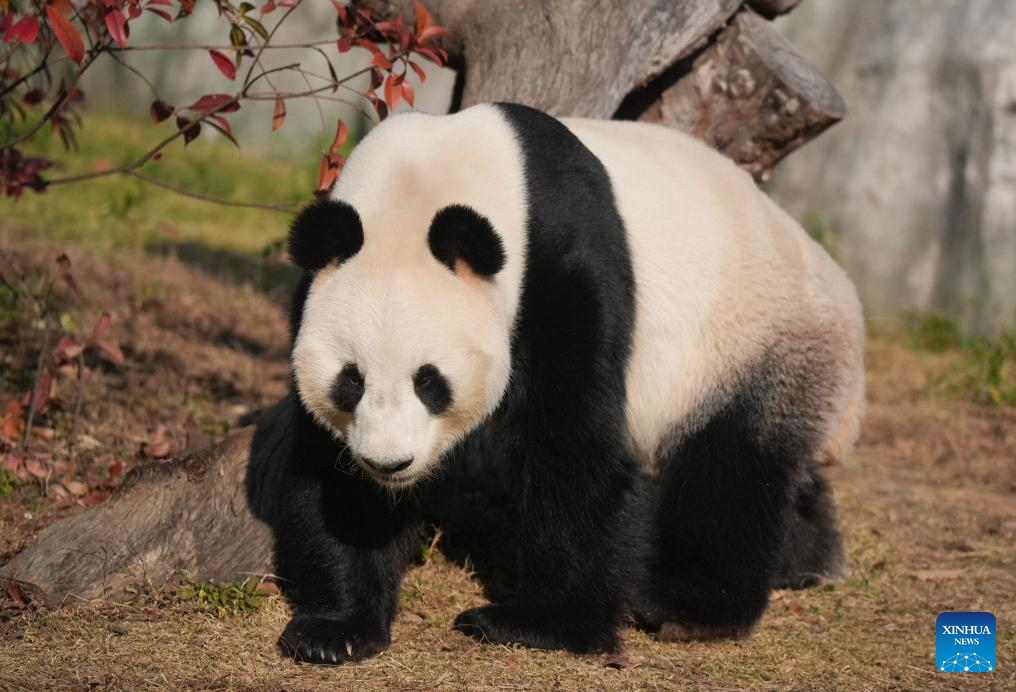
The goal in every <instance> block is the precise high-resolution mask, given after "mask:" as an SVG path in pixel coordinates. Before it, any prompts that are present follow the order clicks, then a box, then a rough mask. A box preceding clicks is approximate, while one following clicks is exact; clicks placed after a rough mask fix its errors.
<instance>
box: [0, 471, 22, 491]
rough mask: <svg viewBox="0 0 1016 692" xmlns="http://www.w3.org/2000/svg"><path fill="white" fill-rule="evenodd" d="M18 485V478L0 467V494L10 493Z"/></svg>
mask: <svg viewBox="0 0 1016 692" xmlns="http://www.w3.org/2000/svg"><path fill="white" fill-rule="evenodd" d="M17 485H18V478H17V476H15V475H14V473H13V472H12V471H8V470H7V469H0V495H10V494H11V493H13V492H14V489H15V488H16V487H17Z"/></svg>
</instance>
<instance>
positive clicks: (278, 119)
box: [272, 96, 286, 130]
mask: <svg viewBox="0 0 1016 692" xmlns="http://www.w3.org/2000/svg"><path fill="white" fill-rule="evenodd" d="M284 122H286V101H285V99H283V98H282V97H281V96H276V97H275V113H273V114H272V129H273V130H278V129H279V128H280V127H282V123H284Z"/></svg>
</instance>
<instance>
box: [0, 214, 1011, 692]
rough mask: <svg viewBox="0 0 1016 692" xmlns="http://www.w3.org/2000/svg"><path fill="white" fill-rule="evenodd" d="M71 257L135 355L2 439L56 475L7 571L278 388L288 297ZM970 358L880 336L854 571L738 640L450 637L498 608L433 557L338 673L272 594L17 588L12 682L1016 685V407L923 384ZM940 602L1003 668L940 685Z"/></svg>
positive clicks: (1, 652) (36, 493)
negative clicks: (474, 610)
mask: <svg viewBox="0 0 1016 692" xmlns="http://www.w3.org/2000/svg"><path fill="white" fill-rule="evenodd" d="M0 241H2V243H3V247H4V250H5V251H6V252H9V253H11V255H12V256H13V257H14V258H15V259H16V261H17V262H19V263H20V264H21V265H23V266H24V267H26V268H29V269H33V270H36V271H40V272H41V271H45V268H46V267H47V266H49V263H51V262H52V254H53V250H52V249H51V248H49V247H47V246H45V245H41V244H39V243H36V242H32V241H30V240H27V239H25V238H22V237H20V236H18V237H15V236H12V235H4V233H3V231H2V229H0ZM63 249H64V250H66V251H67V252H68V254H69V255H70V257H71V260H72V263H73V267H74V271H75V278H76V282H77V284H78V285H79V287H80V295H79V296H76V297H73V299H71V298H67V300H66V305H65V306H64V309H65V310H66V313H67V315H68V318H67V321H68V323H69V324H77V325H79V329H80V331H83V332H87V330H88V328H89V327H90V325H91V324H92V322H94V321H95V319H96V317H97V315H98V314H99V313H100V312H101V310H103V309H107V310H109V311H110V312H111V314H112V317H113V322H112V326H111V327H110V330H109V335H110V338H112V339H115V340H116V341H117V342H118V343H119V345H120V346H121V348H122V349H123V352H124V356H125V359H124V361H123V363H120V364H110V363H107V362H105V361H102V360H101V359H95V360H92V361H89V373H88V377H87V378H86V388H85V390H84V394H83V404H82V406H81V410H80V414H79V419H78V422H77V423H74V422H73V420H74V419H73V414H72V410H73V408H74V406H73V405H72V404H71V402H72V401H73V400H74V399H75V398H76V391H77V390H76V387H75V386H74V383H73V382H61V383H60V385H59V386H60V390H59V394H60V396H61V397H62V398H63V399H64V400H65V401H64V403H63V404H60V402H56V403H54V404H53V405H52V406H51V408H50V409H49V410H47V411H46V412H44V413H43V414H42V415H41V416H40V417H39V420H38V421H37V430H36V433H34V434H33V435H32V437H31V438H30V440H29V441H28V443H19V444H18V445H16V446H14V447H8V448H6V449H5V451H4V454H5V455H7V456H11V455H18V456H19V458H21V459H29V458H31V459H35V460H36V461H37V462H38V463H39V464H42V468H43V470H44V471H45V472H46V474H47V475H46V476H45V480H40V479H38V478H35V477H34V476H31V474H28V476H26V479H23V480H20V481H17V482H15V484H14V486H13V488H12V490H10V491H9V492H7V494H4V495H0V563H3V562H5V561H6V560H7V559H9V558H10V556H12V555H13V554H15V553H16V552H17V551H18V550H20V549H21V548H22V547H23V546H24V545H25V544H26V543H27V542H28V541H30V540H31V538H32V537H33V536H34V535H36V534H38V532H39V531H41V530H42V529H43V528H44V527H45V525H47V524H48V523H50V522H51V521H53V520H54V519H56V518H58V517H62V516H68V515H71V514H73V513H75V512H81V511H86V509H85V508H84V507H83V505H87V504H89V503H92V502H97V501H101V500H102V498H103V493H104V492H108V488H109V487H111V486H114V485H115V484H116V482H117V481H118V476H119V474H120V473H122V469H121V468H120V466H119V465H118V464H122V465H123V467H124V468H129V467H130V466H132V465H134V464H137V463H142V462H143V461H144V460H146V459H148V458H150V457H153V456H162V455H164V454H175V453H179V452H181V451H183V450H185V449H187V448H195V447H199V446H201V445H202V444H206V443H207V442H208V441H209V440H213V439H216V438H217V437H221V436H222V435H223V434H225V433H226V432H227V431H228V430H230V429H233V428H235V427H237V426H239V425H242V424H243V423H245V422H246V421H247V420H249V419H250V418H251V417H252V416H254V415H256V413H257V409H258V408H259V407H261V406H264V405H266V404H268V403H270V402H271V401H273V399H275V398H276V397H278V396H279V395H281V393H282V392H283V391H284V390H285V387H286V377H287V365H286V360H285V351H286V337H285V322H286V319H285V314H284V312H283V310H282V308H281V305H283V304H284V302H285V298H284V290H282V289H281V288H280V287H279V285H266V284H264V282H259V280H253V279H251V276H252V275H253V274H251V273H249V272H248V273H247V274H245V275H244V274H242V273H241V274H240V275H235V274H230V273H224V272H218V271H214V270H212V269H209V268H208V265H207V263H205V264H202V263H201V262H196V261H193V260H192V259H187V258H182V257H178V256H174V255H173V254H172V253H170V254H168V255H166V254H151V253H144V252H134V253H133V254H131V253H119V254H117V255H116V259H115V260H111V259H109V258H108V257H97V256H95V255H92V254H90V253H89V251H87V250H86V249H84V248H82V247H74V246H71V247H68V248H63ZM255 269H256V268H255ZM254 273H255V274H256V273H257V272H254ZM39 336H40V335H39V333H38V330H37V329H35V330H34V331H33V327H32V325H30V324H22V325H20V326H18V325H15V326H11V325H8V326H7V327H4V333H3V334H2V336H0V349H2V352H0V373H2V375H3V379H2V380H0V385H2V387H0V389H2V390H3V391H0V405H5V404H6V403H7V400H8V399H10V398H11V397H13V396H14V393H13V392H15V390H16V389H17V386H18V383H19V382H22V383H23V380H24V377H25V375H24V373H25V372H26V371H27V370H30V369H31V365H32V363H33V362H34V359H35V358H36V357H37V355H38V350H39ZM955 357H956V356H955V354H951V353H945V354H929V353H921V352H916V351H913V350H910V349H907V348H905V347H903V346H901V345H899V344H898V343H896V342H895V341H893V340H890V339H886V338H873V339H872V340H871V341H870V343H869V348H868V355H867V358H868V360H867V362H868V372H869V400H868V412H867V417H866V421H865V424H864V427H863V430H862V434H861V440H860V444H859V446H858V448H857V450H856V452H855V453H854V455H853V457H852V459H851V461H850V462H849V464H846V465H843V466H837V467H833V468H829V469H828V470H827V471H828V475H829V478H830V479H831V483H832V486H833V488H834V492H835V497H836V502H837V504H838V507H839V515H840V523H841V525H842V529H843V532H844V535H845V539H846V545H847V549H848V552H849V562H850V566H849V571H848V574H847V576H846V578H845V579H844V580H843V581H842V582H839V583H836V584H828V585H825V586H822V587H819V588H814V589H810V590H806V591H798V592H790V591H784V592H778V593H776V594H774V596H773V598H772V602H771V605H770V608H769V611H768V613H767V614H766V615H765V617H764V618H763V620H762V622H761V623H760V625H759V627H758V629H757V631H756V633H755V634H754V635H753V636H752V637H751V638H748V639H746V640H743V641H737V642H718V643H708V644H675V643H667V642H660V641H656V640H654V639H653V638H652V637H650V636H648V635H646V634H644V633H641V632H638V631H635V630H628V631H627V632H626V633H625V634H624V651H623V653H622V654H621V655H619V656H613V657H604V656H595V657H577V656H572V655H569V654H564V653H558V652H541V651H532V650H526V649H520V648H508V647H502V646H490V645H481V644H478V643H476V642H474V641H473V640H471V639H469V638H467V637H464V636H462V635H460V634H457V633H454V632H452V631H451V630H450V629H449V627H450V624H451V622H452V620H453V618H454V617H455V615H456V613H458V612H459V611H460V610H461V609H463V608H465V607H468V606H471V605H475V604H478V603H480V602H482V596H481V590H480V588H479V585H478V584H477V583H476V582H475V581H474V580H473V579H471V577H470V574H469V573H468V572H467V571H466V570H463V569H462V568H460V567H458V566H455V565H454V564H452V563H450V562H449V561H447V560H445V559H444V558H443V557H442V556H441V555H440V554H439V553H435V554H434V555H433V556H432V557H431V558H430V559H429V560H428V561H427V562H426V563H425V564H423V565H421V566H417V567H415V568H413V569H412V570H411V571H410V572H409V574H408V575H407V577H406V579H405V581H404V586H403V592H402V597H401V603H402V607H401V609H400V611H399V614H398V616H397V619H396V622H395V628H394V635H393V642H392V645H391V648H390V649H389V650H388V651H386V652H385V653H383V654H382V655H380V656H378V657H376V658H374V659H371V660H369V661H365V662H362V663H359V664H355V665H348V666H344V667H341V668H327V667H316V666H308V665H298V664H294V663H292V662H290V661H287V660H283V659H282V658H280V656H279V655H278V654H277V652H276V650H275V640H276V638H277V637H278V635H279V633H280V632H281V630H282V628H283V626H284V625H285V622H286V619H287V612H288V611H287V607H286V605H285V603H284V601H282V600H281V599H280V598H279V597H270V598H268V599H267V601H266V602H265V603H264V604H263V605H261V606H260V607H259V608H257V609H255V610H253V611H252V612H249V613H246V614H242V615H227V616H217V615H214V614H210V613H208V612H205V611H203V610H201V609H200V608H196V607H195V606H194V605H193V604H192V603H190V602H182V601H178V600H173V599H172V598H169V599H165V598H164V599H162V600H160V601H159V602H158V603H156V604H154V605H118V604H111V603H80V604H77V605H73V606H69V607H65V608H63V609H60V610H56V611H45V610H37V609H33V608H25V607H21V606H20V605H19V604H18V603H17V602H16V601H14V600H12V599H11V598H10V597H9V596H7V597H6V600H3V601H0V689H5V690H6V689H14V690H21V689H25V690H29V689H33V690H34V689H40V688H57V689H81V688H89V689H107V688H108V689H191V688H193V689H209V690H211V689H266V690H267V689H287V690H302V689H357V690H361V689H363V690H372V689H455V690H459V689H533V690H543V689H560V690H586V689H619V690H620V689H678V688H692V689H710V690H719V689H781V690H782V689H844V690H846V689H850V690H855V689H919V688H923V689H929V688H935V689H938V688H966V687H969V688H975V687H976V688H989V689H1016V598H1014V594H1016V547H1014V545H1016V409H1014V408H1012V407H1010V408H992V407H986V406H982V405H977V404H972V403H968V402H966V401H964V400H963V399H962V398H961V397H958V396H956V395H951V394H947V393H944V392H942V391H939V389H937V388H936V387H934V386H933V385H932V384H930V383H932V382H934V381H935V379H936V377H937V376H938V375H939V374H940V373H941V372H942V371H943V369H944V368H947V367H948V366H949V363H950V359H953V358H955ZM75 425H76V437H77V441H76V442H74V443H73V444H72V443H71V441H70V440H71V430H72V428H73V427H74V426H75ZM159 425H162V426H164V433H163V434H162V435H161V436H159V433H158V426H159ZM25 468H28V467H27V466H26V467H25ZM32 468H34V469H36V470H37V471H38V469H39V468H40V467H38V466H33V467H32ZM117 470H119V473H113V471H117ZM26 473H28V472H27V471H24V470H22V475H25V474H26ZM75 481H79V482H80V483H81V485H76V484H75ZM43 488H45V490H46V491H47V492H46V494H43V492H42V491H43ZM194 576H195V577H200V576H201V575H194ZM948 610H958V611H976V610H987V611H991V612H992V613H994V614H995V616H996V618H997V621H998V627H999V630H998V654H997V656H998V667H997V669H996V670H995V671H994V672H993V673H978V674H950V673H939V672H936V669H935V617H936V616H937V615H938V614H939V613H940V612H942V611H948Z"/></svg>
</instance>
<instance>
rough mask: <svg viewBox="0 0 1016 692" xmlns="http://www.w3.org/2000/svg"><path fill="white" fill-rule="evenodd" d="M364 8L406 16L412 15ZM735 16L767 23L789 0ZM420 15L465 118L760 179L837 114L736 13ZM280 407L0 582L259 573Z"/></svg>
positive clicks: (516, 4) (623, 0)
mask: <svg viewBox="0 0 1016 692" xmlns="http://www.w3.org/2000/svg"><path fill="white" fill-rule="evenodd" d="M362 4H366V5H369V6H371V7H372V8H374V9H380V10H382V11H384V10H386V9H391V8H392V7H394V8H395V9H399V10H401V11H406V10H407V9H409V7H408V6H409V4H410V3H409V2H408V0H363V2H362ZM749 4H751V6H753V7H755V8H757V9H760V10H762V11H765V12H766V13H767V14H775V13H777V12H779V11H785V10H786V9H789V8H790V7H792V6H793V5H794V4H796V2H794V1H793V0H783V2H780V1H779V0H769V1H768V2H764V1H763V0H753V1H752V2H750V3H749ZM427 5H428V7H429V8H430V9H431V10H432V11H433V13H434V15H435V19H436V21H437V22H438V23H440V24H443V25H445V26H449V27H450V28H451V29H452V30H453V32H452V33H451V34H449V36H448V37H447V40H446V43H445V45H446V47H447V48H448V50H449V51H450V52H451V54H452V56H453V60H452V64H453V65H454V66H456V67H457V68H458V69H459V70H460V77H461V81H462V84H461V99H460V101H461V105H463V106H466V105H469V104H471V103H477V102H482V101H493V100H509V101H519V102H523V103H527V104H529V105H533V106H536V107H538V108H541V109H543V110H546V111H549V112H550V113H553V114H556V115H561V116H563V115H577V116H587V117H599V118H608V117H611V116H614V117H627V118H632V119H634V118H638V119H642V120H655V121H657V122H661V123H664V124H668V125H672V126H676V127H680V128H682V129H685V130H687V131H689V132H691V133H693V134H695V135H697V136H699V137H701V138H702V139H704V140H706V141H707V142H709V143H710V144H712V145H713V146H715V147H716V148H718V149H719V150H720V151H722V152H724V153H725V154H727V155H728V156H731V157H732V158H733V159H734V160H735V161H737V162H738V163H740V164H741V165H742V166H744V167H745V168H747V169H748V170H749V171H751V172H752V173H754V174H755V175H756V176H758V177H764V176H765V175H766V174H767V173H768V171H769V170H770V169H771V168H772V166H773V164H774V163H775V162H776V161H778V160H779V159H780V158H781V157H783V156H785V155H786V154H787V153H788V152H790V151H791V150H792V149H794V148H795V147H797V146H800V145H801V144H802V143H804V142H805V141H807V140H808V139H810V138H811V137H814V136H815V135H816V134H818V133H819V132H821V131H822V130H823V129H824V128H826V127H828V126H829V125H830V124H832V123H833V122H835V121H836V120H837V119H839V118H840V117H842V115H843V104H842V101H841V100H840V99H839V97H838V96H837V95H836V92H835V90H833V88H832V87H831V86H829V84H828V83H827V82H826V81H825V80H824V79H823V78H822V77H821V75H819V74H818V73H817V72H816V71H815V70H813V69H812V68H811V67H810V66H809V65H808V64H807V63H806V62H805V61H804V60H802V59H801V58H800V57H799V56H797V55H796V54H795V53H794V52H793V51H792V50H791V49H790V47H789V46H788V45H787V44H786V42H785V41H783V40H782V39H781V38H780V37H779V36H778V35H776V34H775V33H774V32H773V30H772V28H771V27H769V26H768V25H766V23H765V22H764V21H763V20H761V19H760V18H759V17H758V16H756V15H754V14H751V13H749V12H746V11H743V12H740V13H739V14H736V16H735V13H737V12H738V9H739V8H740V6H741V2H740V0H641V1H632V0H601V1H600V2H593V0H559V1H555V2H542V3H538V4H537V5H536V9H534V3H531V2H526V1H524V0H498V1H497V2H495V1H493V0H428V2H427ZM766 8H768V9H766ZM781 8H782V9H781ZM407 16H410V15H408V14H407ZM731 17H734V19H733V20H732V21H730V20H731ZM728 21H730V24H729V25H728V26H727V27H726V28H725V29H724V28H723V27H724V25H725V23H727V22H728ZM721 29H722V31H721ZM290 405H292V398H291V397H287V399H286V400H284V401H283V402H282V403H280V405H279V406H276V407H275V408H274V409H273V410H272V411H270V412H268V413H266V414H265V415H264V416H263V417H262V419H261V420H260V421H259V422H258V430H257V433H256V434H255V433H254V432H253V431H252V430H249V429H248V430H244V431H241V432H239V433H237V434H236V435H234V436H232V437H230V438H229V439H228V440H227V441H225V442H224V443H222V444H220V445H218V446H216V447H214V448H212V449H209V450H206V451H204V452H201V453H198V454H196V455H193V456H189V457H186V458H183V459H179V460H175V461H168V462H156V463H152V464H149V465H147V466H144V467H141V468H139V469H136V470H135V471H134V472H132V473H131V474H129V475H128V477H127V479H126V480H125V482H124V485H123V486H122V487H121V488H120V490H119V491H118V492H117V493H115V494H114V496H113V497H111V498H110V499H109V500H108V501H107V502H106V503H104V504H102V505H99V506H98V507H95V508H93V509H90V510H87V511H85V512H82V513H81V514H78V515H76V516H73V517H69V518H67V519H63V520H61V521H58V522H56V523H54V524H53V525H52V526H50V527H49V528H48V529H46V530H45V531H44V532H43V533H42V534H41V535H40V536H39V537H38V538H37V539H36V540H35V541H34V542H33V543H32V544H31V545H30V546H28V547H27V548H26V549H25V550H24V551H22V552H21V553H20V554H19V555H17V556H16V557H15V558H14V559H13V560H12V561H11V562H10V563H8V564H7V565H5V566H4V567H3V568H0V579H2V578H8V579H13V580H15V581H16V582H17V583H19V584H21V586H22V587H23V590H24V591H25V592H26V593H27V595H29V596H31V597H33V598H35V599H36V600H41V601H45V602H48V603H51V604H58V603H62V602H64V601H65V600H67V599H68V598H70V597H72V596H74V597H80V598H86V599H92V598H105V599H116V598H119V597H120V596H122V595H123V594H124V591H125V589H127V588H129V587H131V586H132V585H134V584H136V583H138V582H148V583H152V584H156V585H158V584H161V583H162V582H164V581H165V580H166V579H167V578H169V577H170V576H171V575H172V574H173V573H174V572H177V571H182V572H186V573H189V574H190V575H192V576H194V577H202V578H204V577H213V578H221V579H225V578H236V577H242V576H243V575H245V574H248V573H267V572H271V550H272V537H271V532H270V530H269V529H268V527H267V526H266V525H265V524H263V523H262V520H266V519H270V518H271V516H273V513H275V512H277V511H278V508H275V507H272V506H270V504H271V503H270V493H269V492H267V490H269V489H270V488H271V487H272V486H273V484H277V483H279V482H282V481H281V480H280V479H279V478H277V477H275V476H274V475H273V474H274V473H275V471H273V467H272V464H271V460H272V458H273V457H274V456H277V454H278V451H279V450H278V449H277V446H278V445H280V444H284V443H285V442H284V440H285V439H286V437H287V428H286V423H285V421H286V419H287V416H286V407H287V406H290ZM252 449H257V456H256V461H255V462H254V463H253V464H252V463H251V458H252Z"/></svg>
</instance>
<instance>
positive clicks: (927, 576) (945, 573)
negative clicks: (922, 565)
mask: <svg viewBox="0 0 1016 692" xmlns="http://www.w3.org/2000/svg"><path fill="white" fill-rule="evenodd" d="M909 574H910V575H911V576H913V577H917V578H918V579H920V580H921V581H938V580H940V579H962V578H963V577H966V576H967V575H968V571H967V570H965V569H916V570H911V571H910V572H909Z"/></svg>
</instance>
